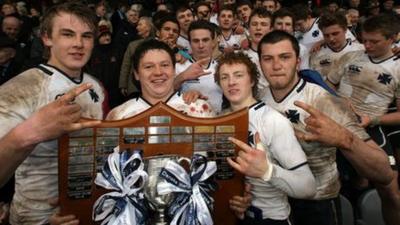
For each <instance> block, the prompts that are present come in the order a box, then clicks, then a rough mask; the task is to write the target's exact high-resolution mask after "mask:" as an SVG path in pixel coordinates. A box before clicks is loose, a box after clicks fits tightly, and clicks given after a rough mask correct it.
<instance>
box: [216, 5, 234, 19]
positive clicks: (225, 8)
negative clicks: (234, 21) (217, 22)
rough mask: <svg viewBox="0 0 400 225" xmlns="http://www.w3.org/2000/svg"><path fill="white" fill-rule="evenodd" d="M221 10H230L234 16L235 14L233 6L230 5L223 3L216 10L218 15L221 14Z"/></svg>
mask: <svg viewBox="0 0 400 225" xmlns="http://www.w3.org/2000/svg"><path fill="white" fill-rule="evenodd" d="M222 11H231V12H232V15H233V16H234V17H235V16H236V10H235V9H234V8H233V6H232V5H224V6H222V7H221V8H220V9H219V11H218V17H219V16H220V15H221V12H222Z"/></svg>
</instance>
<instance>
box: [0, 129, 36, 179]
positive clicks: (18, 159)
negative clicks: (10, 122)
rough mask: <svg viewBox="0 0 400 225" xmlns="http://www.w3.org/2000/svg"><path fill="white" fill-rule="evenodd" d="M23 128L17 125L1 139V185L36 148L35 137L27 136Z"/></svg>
mask: <svg viewBox="0 0 400 225" xmlns="http://www.w3.org/2000/svg"><path fill="white" fill-rule="evenodd" d="M23 129H24V128H23V127H21V126H17V127H15V128H14V129H12V130H11V131H10V132H9V133H7V134H6V135H5V136H4V137H3V138H1V139H0V165H2V166H1V167H2V168H1V170H0V187H2V186H3V185H4V184H5V183H6V182H7V181H8V179H9V178H10V177H11V176H12V174H14V172H15V170H16V169H17V168H18V166H19V165H20V164H21V163H22V162H23V161H24V160H25V158H26V157H27V156H28V155H29V154H30V153H31V151H32V149H33V148H34V143H35V141H34V138H31V137H29V136H27V133H25V132H23ZM21 131H22V132H21Z"/></svg>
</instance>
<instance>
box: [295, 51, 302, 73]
mask: <svg viewBox="0 0 400 225" xmlns="http://www.w3.org/2000/svg"><path fill="white" fill-rule="evenodd" d="M299 54H300V53H299ZM296 61H297V62H296V71H299V70H300V64H301V59H300V56H299V57H297V60H296Z"/></svg>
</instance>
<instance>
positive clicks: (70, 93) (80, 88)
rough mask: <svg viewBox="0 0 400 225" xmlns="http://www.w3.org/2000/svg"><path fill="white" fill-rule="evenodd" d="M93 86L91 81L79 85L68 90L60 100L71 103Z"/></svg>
mask: <svg viewBox="0 0 400 225" xmlns="http://www.w3.org/2000/svg"><path fill="white" fill-rule="evenodd" d="M91 87H92V84H89V83H86V84H82V85H79V86H78V87H76V88H74V89H72V90H70V91H68V92H67V93H66V94H65V95H63V96H61V98H60V101H61V102H64V103H70V102H71V101H74V99H75V97H77V96H78V95H80V94H81V93H82V92H84V91H86V90H88V89H89V88H91Z"/></svg>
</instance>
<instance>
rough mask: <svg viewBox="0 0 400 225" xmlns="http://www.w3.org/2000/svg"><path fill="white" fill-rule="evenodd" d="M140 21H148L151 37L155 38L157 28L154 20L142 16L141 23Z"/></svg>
mask: <svg viewBox="0 0 400 225" xmlns="http://www.w3.org/2000/svg"><path fill="white" fill-rule="evenodd" d="M140 20H143V21H146V23H147V25H149V26H150V33H149V37H154V35H155V33H156V27H155V26H154V24H153V20H152V19H151V17H148V16H142V17H140V18H139V21H140ZM139 21H138V24H139Z"/></svg>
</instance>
